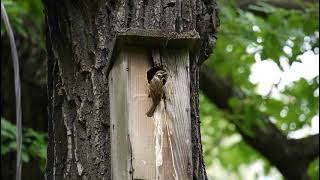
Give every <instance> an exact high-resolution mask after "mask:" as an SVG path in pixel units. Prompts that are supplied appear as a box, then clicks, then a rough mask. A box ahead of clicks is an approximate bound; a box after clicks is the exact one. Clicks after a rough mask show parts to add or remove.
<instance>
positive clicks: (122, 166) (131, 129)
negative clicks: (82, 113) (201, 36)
mask: <svg viewBox="0 0 320 180" xmlns="http://www.w3.org/2000/svg"><path fill="white" fill-rule="evenodd" d="M148 38H149V39H150V40H149V41H150V42H152V43H153V44H152V46H150V47H148V46H147V44H148V43H149V41H146V46H143V45H142V44H141V43H140V44H139V45H137V46H134V45H133V43H134V41H132V40H133V39H139V36H137V35H135V36H134V38H133V39H131V41H129V40H130V37H128V36H124V37H123V41H124V42H122V41H119V42H118V46H117V49H116V50H115V51H114V55H113V56H112V57H113V58H115V60H113V62H114V63H113V64H112V67H109V68H110V73H109V82H110V83H109V89H110V110H111V111H110V117H111V141H112V144H111V147H112V148H111V150H112V153H111V154H112V178H113V179H114V180H125V179H130V180H135V179H136V180H141V179H143V180H191V179H192V178H193V174H192V145H191V111H190V76H189V73H190V72H189V71H190V67H189V64H190V57H189V53H190V49H189V48H188V47H186V48H183V46H182V45H181V44H179V46H177V47H174V46H172V44H171V45H170V46H167V47H166V46H162V45H163V44H161V46H159V47H157V46H155V42H156V41H154V40H153V39H152V36H150V37H148ZM156 38H158V37H156ZM128 39H129V40H128ZM145 39H146V38H144V40H145ZM185 41H186V42H187V40H185ZM192 41H194V39H192ZM126 42H130V43H129V44H126ZM161 42H162V41H161ZM173 42H175V43H176V44H177V43H181V42H183V41H181V42H180V41H178V40H177V41H173ZM153 56H154V57H153ZM155 60H156V61H157V63H159V62H160V64H161V65H162V66H163V68H164V69H165V71H167V73H168V79H167V83H166V84H165V86H164V90H165V99H162V101H161V102H160V104H159V105H158V106H157V109H156V111H155V113H154V115H153V117H147V115H146V113H147V111H148V110H149V108H150V107H151V105H152V100H151V98H150V97H148V94H149V84H148V80H147V71H148V70H149V69H150V68H151V64H152V62H153V61H155Z"/></svg>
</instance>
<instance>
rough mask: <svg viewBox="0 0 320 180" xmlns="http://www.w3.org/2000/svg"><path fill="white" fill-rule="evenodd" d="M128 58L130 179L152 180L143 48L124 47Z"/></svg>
mask: <svg viewBox="0 0 320 180" xmlns="http://www.w3.org/2000/svg"><path fill="white" fill-rule="evenodd" d="M125 51H126V53H127V58H128V64H129V69H128V78H129V82H128V83H129V85H128V87H129V88H128V95H129V96H128V106H129V114H130V115H129V119H128V125H129V134H130V139H131V144H132V155H133V164H132V165H133V168H134V174H133V179H150V180H151V179H152V180H153V179H155V151H154V134H153V132H154V124H153V120H152V118H149V117H147V115H146V112H147V111H148V109H149V108H150V106H151V100H150V98H148V81H147V70H148V69H149V60H148V59H147V58H148V56H147V51H146V50H145V49H143V48H126V49H125Z"/></svg>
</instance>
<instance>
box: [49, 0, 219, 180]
mask: <svg viewBox="0 0 320 180" xmlns="http://www.w3.org/2000/svg"><path fill="white" fill-rule="evenodd" d="M216 8H217V6H216V2H215V0H184V1H182V0H106V1H98V0H96V1H93V0H90V1H89V0H79V1H64V0H44V9H45V10H44V12H45V15H46V46H47V53H48V110H49V114H48V120H49V122H48V131H49V132H48V135H49V143H48V161H47V169H46V179H110V177H111V176H110V170H111V168H110V137H109V134H110V126H109V107H108V102H109V99H108V97H109V94H108V92H109V91H108V80H107V76H106V75H107V74H106V70H107V66H108V63H109V62H110V59H109V55H110V53H111V50H112V47H113V42H114V37H115V35H116V33H117V32H122V31H125V30H126V29H127V28H141V29H159V30H161V31H163V32H187V31H192V30H196V31H197V32H198V33H199V34H200V36H201V40H202V44H201V48H200V51H199V54H195V55H194V56H193V59H192V61H191V66H190V77H191V88H190V93H191V99H190V103H191V109H192V111H191V118H192V144H193V155H192V159H193V167H194V169H193V179H199V180H202V179H207V177H206V173H205V168H204V164H203V159H202V148H201V139H200V126H199V123H200V122H199V111H198V90H199V75H198V74H199V73H198V69H199V66H200V64H201V63H202V62H203V61H204V60H205V59H206V58H207V57H208V55H209V54H210V53H211V51H212V46H213V44H214V43H215V41H216V37H215V33H216V28H217V26H218V18H217V9H216Z"/></svg>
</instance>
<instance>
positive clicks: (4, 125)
mask: <svg viewBox="0 0 320 180" xmlns="http://www.w3.org/2000/svg"><path fill="white" fill-rule="evenodd" d="M46 138H47V135H46V133H42V132H36V131H34V130H33V129H31V128H24V129H23V145H22V154H21V158H22V161H23V162H25V163H27V162H29V160H30V157H33V158H35V159H36V160H37V162H38V164H39V167H40V168H41V169H42V170H44V167H45V162H46V154H47V153H46V151H47V148H46ZM15 151H16V127H15V125H13V124H11V123H10V122H9V121H7V120H5V119H4V118H2V117H1V156H4V155H6V154H8V153H9V152H15Z"/></svg>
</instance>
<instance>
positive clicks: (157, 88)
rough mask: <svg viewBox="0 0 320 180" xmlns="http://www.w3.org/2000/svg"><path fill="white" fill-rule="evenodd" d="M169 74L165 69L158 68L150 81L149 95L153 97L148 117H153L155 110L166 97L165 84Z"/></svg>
mask: <svg viewBox="0 0 320 180" xmlns="http://www.w3.org/2000/svg"><path fill="white" fill-rule="evenodd" d="M167 77H168V74H167V72H166V71H164V70H158V71H157V72H156V73H155V75H154V76H153V77H152V79H151V81H150V83H149V97H151V99H152V106H151V108H150V110H149V111H148V112H147V116H148V117H152V116H153V113H154V111H155V110H156V108H157V106H158V105H159V103H160V101H161V99H162V98H163V97H164V88H163V87H164V85H165V83H166V81H167Z"/></svg>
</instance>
